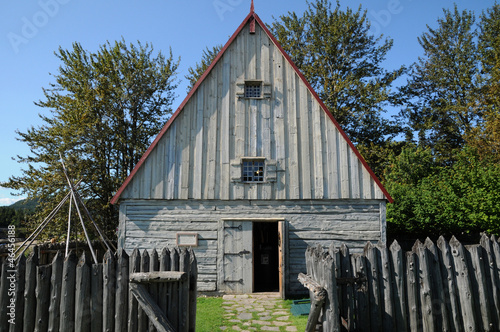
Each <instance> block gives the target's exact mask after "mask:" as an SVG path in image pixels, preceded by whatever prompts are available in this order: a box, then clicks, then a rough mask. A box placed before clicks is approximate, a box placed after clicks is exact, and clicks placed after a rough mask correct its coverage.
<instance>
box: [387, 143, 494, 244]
mask: <svg viewBox="0 0 500 332" xmlns="http://www.w3.org/2000/svg"><path fill="white" fill-rule="evenodd" d="M387 173H388V174H386V179H387V180H386V183H385V185H386V188H387V190H388V191H389V193H390V194H391V195H392V197H394V200H395V202H394V203H393V204H389V205H388V207H387V225H388V226H387V228H388V233H389V234H391V236H394V235H399V236H400V235H402V234H406V235H410V236H429V234H433V235H434V236H436V237H437V236H439V235H445V236H451V235H456V236H459V235H461V234H474V235H477V234H479V233H480V232H488V233H490V234H495V235H500V223H499V222H500V205H499V204H498V202H499V201H500V164H495V163H490V162H488V161H484V160H482V159H481V158H480V156H479V154H478V152H477V151H476V150H475V149H473V148H470V147H465V148H464V149H462V150H461V151H460V152H459V153H458V154H457V156H456V162H455V163H454V164H453V165H451V166H442V165H439V164H438V163H436V161H435V158H434V156H433V153H432V151H431V149H429V148H427V149H424V148H422V147H416V146H414V147H411V148H407V149H404V150H403V152H402V153H401V155H399V156H397V157H395V158H393V159H391V165H390V166H389V167H388V169H387Z"/></svg>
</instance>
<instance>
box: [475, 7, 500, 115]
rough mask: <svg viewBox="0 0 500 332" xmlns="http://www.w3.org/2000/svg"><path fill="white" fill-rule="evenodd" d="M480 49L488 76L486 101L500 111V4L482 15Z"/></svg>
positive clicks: (484, 69) (483, 65)
mask: <svg viewBox="0 0 500 332" xmlns="http://www.w3.org/2000/svg"><path fill="white" fill-rule="evenodd" d="M479 29H480V32H479V51H480V57H481V58H480V60H481V65H482V72H483V73H484V75H485V76H486V84H485V88H484V90H483V94H484V96H485V99H486V102H487V103H488V104H489V105H491V106H492V108H495V109H496V110H497V112H498V109H499V108H500V35H499V34H498V31H500V5H499V4H498V3H495V5H494V6H493V7H491V8H489V9H488V10H487V11H486V12H485V13H483V14H482V15H481V22H480V24H479Z"/></svg>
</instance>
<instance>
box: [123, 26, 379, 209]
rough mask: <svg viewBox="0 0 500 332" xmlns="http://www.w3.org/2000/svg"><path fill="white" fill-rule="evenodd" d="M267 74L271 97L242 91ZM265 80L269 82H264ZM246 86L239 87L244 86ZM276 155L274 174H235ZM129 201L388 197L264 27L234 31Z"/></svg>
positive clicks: (140, 174)
mask: <svg viewBox="0 0 500 332" xmlns="http://www.w3.org/2000/svg"><path fill="white" fill-rule="evenodd" d="M246 79H260V80H263V82H264V85H266V84H268V86H270V87H271V97H270V98H264V99H258V100H256V99H245V98H238V96H237V90H238V89H239V88H238V83H244V81H245V80H246ZM264 88H265V87H264ZM240 89H241V85H240ZM245 156H247V157H265V158H266V159H267V160H273V161H276V164H277V180H276V181H275V182H270V183H264V184H245V183H241V182H239V181H235V180H234V179H231V176H230V173H231V172H230V168H231V161H234V160H239V158H241V157H245ZM121 198H122V199H128V198H133V199H218V200H234V199H271V200H274V199H358V198H359V199H383V198H384V195H383V193H382V191H381V190H380V188H379V187H378V186H377V184H376V183H375V182H374V180H373V179H372V178H371V176H370V174H369V172H368V171H367V170H366V169H365V167H364V166H363V165H362V163H361V162H360V161H359V160H358V159H357V157H356V155H355V153H354V152H353V151H352V149H351V148H350V146H349V145H348V144H347V141H346V140H345V139H344V137H343V136H342V135H341V134H340V132H339V130H338V129H337V128H336V127H335V125H334V124H333V123H332V121H331V120H330V119H329V118H328V116H327V115H326V114H325V112H324V111H323V110H322V109H321V107H320V105H319V103H318V102H317V101H316V99H315V98H314V97H313V96H312V94H311V92H310V91H309V90H308V89H307V87H306V85H305V84H304V82H302V80H301V79H300V78H299V76H298V75H297V73H296V72H295V70H294V69H293V67H292V66H291V65H290V64H289V63H288V61H286V59H285V58H284V57H283V55H282V54H281V52H280V51H279V49H278V48H277V47H276V46H275V45H274V44H273V43H272V41H271V40H270V39H269V37H268V36H267V34H266V33H265V32H264V31H263V30H262V28H261V27H260V26H258V25H257V26H256V33H255V34H249V30H248V25H247V26H246V27H245V28H244V29H243V30H242V31H241V33H240V34H239V35H238V36H237V37H236V39H235V40H234V41H233V43H232V44H231V45H230V47H229V48H228V49H227V50H226V52H225V53H224V56H223V57H222V58H221V59H220V61H219V62H218V63H217V65H216V66H215V67H214V68H213V70H212V71H211V72H210V74H209V75H208V77H207V78H206V79H205V81H204V82H203V84H201V85H200V87H199V89H198V90H197V91H196V93H195V94H194V95H193V96H192V97H191V98H190V100H189V101H188V102H187V104H186V105H185V107H184V109H183V110H182V111H181V112H180V114H179V116H178V117H177V118H176V120H175V121H174V123H173V124H172V125H171V126H170V127H169V129H168V131H167V132H166V133H165V135H164V136H163V138H162V139H161V141H160V142H159V144H158V145H157V146H156V147H155V149H154V150H153V151H152V152H151V154H150V155H149V158H148V160H147V161H146V162H145V163H144V164H143V165H142V167H141V169H139V170H138V172H137V173H136V175H135V177H134V178H133V180H132V181H131V182H130V184H129V185H128V187H127V188H126V190H125V191H124V192H123V194H122V195H121Z"/></svg>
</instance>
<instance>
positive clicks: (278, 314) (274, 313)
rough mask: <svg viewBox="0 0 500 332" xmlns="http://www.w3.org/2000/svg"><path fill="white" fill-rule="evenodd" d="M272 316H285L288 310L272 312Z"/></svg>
mask: <svg viewBox="0 0 500 332" xmlns="http://www.w3.org/2000/svg"><path fill="white" fill-rule="evenodd" d="M272 315H273V316H285V315H288V312H286V311H275V312H273V313H272Z"/></svg>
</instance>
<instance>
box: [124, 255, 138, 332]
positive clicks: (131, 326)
mask: <svg viewBox="0 0 500 332" xmlns="http://www.w3.org/2000/svg"><path fill="white" fill-rule="evenodd" d="M129 264H130V265H129V273H135V272H140V271H141V254H140V252H139V249H137V248H136V249H134V251H133V252H132V255H131V256H130V262H129ZM128 282H129V281H128V279H127V289H128ZM128 291H129V295H128V332H136V331H138V325H137V324H138V322H137V320H138V313H139V311H138V310H139V309H138V304H137V300H136V299H135V297H134V296H133V295H132V292H131V291H130V289H128Z"/></svg>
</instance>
